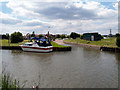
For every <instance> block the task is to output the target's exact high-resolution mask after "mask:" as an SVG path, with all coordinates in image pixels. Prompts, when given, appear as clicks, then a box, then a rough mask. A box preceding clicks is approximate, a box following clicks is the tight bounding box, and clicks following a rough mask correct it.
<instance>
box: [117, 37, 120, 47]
mask: <svg viewBox="0 0 120 90" xmlns="http://www.w3.org/2000/svg"><path fill="white" fill-rule="evenodd" d="M116 45H117V46H118V47H120V36H119V37H117V38H116Z"/></svg>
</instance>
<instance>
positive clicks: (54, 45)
mask: <svg viewBox="0 0 120 90" xmlns="http://www.w3.org/2000/svg"><path fill="white" fill-rule="evenodd" d="M51 44H52V46H53V47H68V46H63V45H59V44H57V43H55V42H51Z"/></svg>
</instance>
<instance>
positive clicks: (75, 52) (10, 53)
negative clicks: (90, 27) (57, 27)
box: [2, 46, 120, 88]
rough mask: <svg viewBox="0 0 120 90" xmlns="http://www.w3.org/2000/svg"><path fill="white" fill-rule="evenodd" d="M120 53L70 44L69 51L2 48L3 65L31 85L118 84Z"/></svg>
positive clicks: (80, 86)
mask: <svg viewBox="0 0 120 90" xmlns="http://www.w3.org/2000/svg"><path fill="white" fill-rule="evenodd" d="M119 59H120V54H118V53H111V52H101V51H99V50H93V49H89V48H84V47H79V46H73V47H72V51H65V52H62V51H61V52H51V53H31V52H23V51H18V50H2V64H3V66H2V69H3V71H4V72H7V73H8V74H10V75H11V76H12V77H13V78H16V79H17V80H19V81H20V82H21V84H22V83H24V82H26V85H25V87H28V88H31V87H32V86H34V85H37V83H40V85H39V87H40V88H117V87H118V62H119Z"/></svg>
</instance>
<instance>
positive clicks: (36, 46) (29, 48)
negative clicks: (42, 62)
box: [20, 39, 53, 52]
mask: <svg viewBox="0 0 120 90" xmlns="http://www.w3.org/2000/svg"><path fill="white" fill-rule="evenodd" d="M20 46H21V48H22V50H23V51H26V52H52V51H53V46H52V45H51V44H50V42H49V41H47V40H46V39H38V40H35V41H34V42H27V43H25V44H23V45H20Z"/></svg>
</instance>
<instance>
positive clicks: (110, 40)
mask: <svg viewBox="0 0 120 90" xmlns="http://www.w3.org/2000/svg"><path fill="white" fill-rule="evenodd" d="M64 42H68V43H75V44H88V45H97V46H105V47H117V46H116V38H115V37H111V38H108V39H102V40H100V41H87V40H83V39H80V38H77V39H67V40H64Z"/></svg>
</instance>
